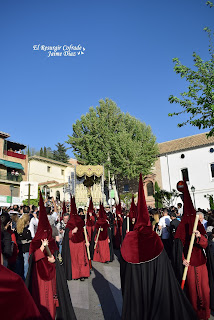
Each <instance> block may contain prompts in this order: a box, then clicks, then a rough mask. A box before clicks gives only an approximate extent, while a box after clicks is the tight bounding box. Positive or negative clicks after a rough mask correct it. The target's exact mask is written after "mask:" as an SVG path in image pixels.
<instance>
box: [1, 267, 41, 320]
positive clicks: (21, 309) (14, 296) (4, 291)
mask: <svg viewBox="0 0 214 320" xmlns="http://www.w3.org/2000/svg"><path fill="white" fill-rule="evenodd" d="M0 319H1V320H12V319H13V320H15V319H17V320H29V319H31V320H42V319H43V318H42V316H41V315H40V313H39V310H38V308H37V306H36V304H35V302H34V301H33V298H32V296H31V294H30V292H29V291H28V289H27V287H26V285H25V283H24V281H23V280H22V279H21V278H20V276H19V275H17V274H16V273H14V272H12V271H10V270H9V269H7V268H5V267H4V266H0Z"/></svg>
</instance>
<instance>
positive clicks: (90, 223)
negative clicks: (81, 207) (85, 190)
mask: <svg viewBox="0 0 214 320" xmlns="http://www.w3.org/2000/svg"><path fill="white" fill-rule="evenodd" d="M94 228H95V213H94V207H93V202H92V198H91V199H90V203H89V207H88V210H87V220H86V229H87V233H88V237H89V242H91V239H92V236H93V233H94Z"/></svg>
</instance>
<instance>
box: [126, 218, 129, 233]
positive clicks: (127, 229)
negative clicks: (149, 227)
mask: <svg viewBox="0 0 214 320" xmlns="http://www.w3.org/2000/svg"><path fill="white" fill-rule="evenodd" d="M126 231H127V232H129V216H127V228H126Z"/></svg>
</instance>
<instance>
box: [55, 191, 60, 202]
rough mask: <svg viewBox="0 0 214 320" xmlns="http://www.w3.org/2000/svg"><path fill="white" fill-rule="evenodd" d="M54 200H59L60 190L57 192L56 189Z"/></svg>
mask: <svg viewBox="0 0 214 320" xmlns="http://www.w3.org/2000/svg"><path fill="white" fill-rule="evenodd" d="M56 200H58V201H60V192H59V190H57V191H56Z"/></svg>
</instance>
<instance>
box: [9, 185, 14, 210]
mask: <svg viewBox="0 0 214 320" xmlns="http://www.w3.org/2000/svg"><path fill="white" fill-rule="evenodd" d="M13 190H14V186H13V185H12V184H11V185H10V195H11V197H10V205H11V206H12V203H13V201H12V198H13Z"/></svg>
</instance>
